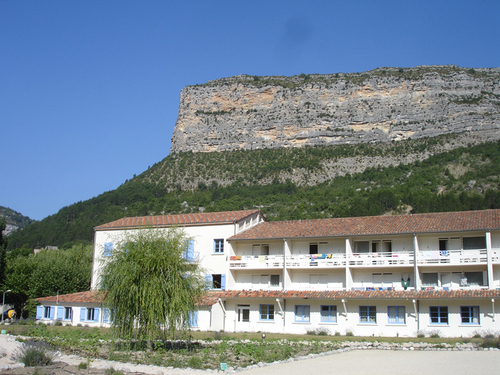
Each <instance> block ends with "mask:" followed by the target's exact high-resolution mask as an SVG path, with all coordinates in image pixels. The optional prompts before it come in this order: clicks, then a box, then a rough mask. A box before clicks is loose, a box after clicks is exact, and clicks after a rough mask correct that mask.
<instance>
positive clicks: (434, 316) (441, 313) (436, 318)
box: [429, 306, 448, 324]
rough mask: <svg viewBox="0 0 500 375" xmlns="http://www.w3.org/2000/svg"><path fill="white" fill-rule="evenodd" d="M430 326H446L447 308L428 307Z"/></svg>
mask: <svg viewBox="0 0 500 375" xmlns="http://www.w3.org/2000/svg"><path fill="white" fill-rule="evenodd" d="M429 317H430V323H431V324H448V306H431V307H429Z"/></svg>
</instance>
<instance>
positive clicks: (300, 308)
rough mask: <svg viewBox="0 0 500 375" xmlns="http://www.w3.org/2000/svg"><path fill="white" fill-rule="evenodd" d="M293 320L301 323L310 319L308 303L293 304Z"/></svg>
mask: <svg viewBox="0 0 500 375" xmlns="http://www.w3.org/2000/svg"><path fill="white" fill-rule="evenodd" d="M295 321H296V322H302V323H308V322H310V321H311V308H310V306H309V305H295Z"/></svg>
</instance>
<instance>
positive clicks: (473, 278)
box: [464, 272, 484, 285]
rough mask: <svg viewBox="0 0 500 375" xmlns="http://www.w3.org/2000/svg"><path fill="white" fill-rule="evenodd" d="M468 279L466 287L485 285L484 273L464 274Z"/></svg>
mask: <svg viewBox="0 0 500 375" xmlns="http://www.w3.org/2000/svg"><path fill="white" fill-rule="evenodd" d="M464 275H465V278H466V284H465V285H484V284H483V273H482V272H464Z"/></svg>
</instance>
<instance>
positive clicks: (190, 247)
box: [182, 239, 194, 262]
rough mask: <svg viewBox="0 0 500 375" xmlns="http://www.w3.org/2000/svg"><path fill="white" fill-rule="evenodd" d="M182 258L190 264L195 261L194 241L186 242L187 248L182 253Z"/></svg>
mask: <svg viewBox="0 0 500 375" xmlns="http://www.w3.org/2000/svg"><path fill="white" fill-rule="evenodd" d="M182 257H183V258H184V259H186V260H187V261H190V262H192V261H193V260H194V240H192V239H191V240H187V241H186V248H185V249H184V251H183V252H182Z"/></svg>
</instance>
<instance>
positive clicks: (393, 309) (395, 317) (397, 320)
mask: <svg viewBox="0 0 500 375" xmlns="http://www.w3.org/2000/svg"><path fill="white" fill-rule="evenodd" d="M387 318H388V323H389V324H406V309H405V307H404V306H389V307H388V308H387Z"/></svg>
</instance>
